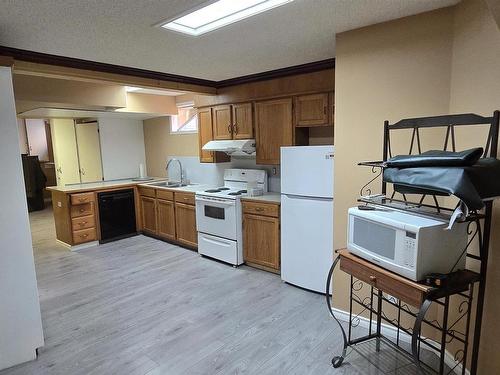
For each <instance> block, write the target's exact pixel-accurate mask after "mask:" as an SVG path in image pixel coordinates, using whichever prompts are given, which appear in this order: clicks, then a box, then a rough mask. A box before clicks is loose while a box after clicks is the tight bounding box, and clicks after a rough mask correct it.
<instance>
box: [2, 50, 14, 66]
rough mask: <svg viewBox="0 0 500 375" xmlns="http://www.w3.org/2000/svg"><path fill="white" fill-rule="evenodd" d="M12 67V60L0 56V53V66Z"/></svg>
mask: <svg viewBox="0 0 500 375" xmlns="http://www.w3.org/2000/svg"><path fill="white" fill-rule="evenodd" d="M12 65H14V58H13V57H11V56H2V55H1V53H0V66H9V67H10V66H12Z"/></svg>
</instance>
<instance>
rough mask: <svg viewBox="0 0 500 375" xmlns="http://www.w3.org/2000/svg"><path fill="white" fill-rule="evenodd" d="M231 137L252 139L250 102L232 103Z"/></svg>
mask: <svg viewBox="0 0 500 375" xmlns="http://www.w3.org/2000/svg"><path fill="white" fill-rule="evenodd" d="M232 113H233V127H232V131H233V139H253V137H254V135H253V112H252V103H239V104H233V105H232Z"/></svg>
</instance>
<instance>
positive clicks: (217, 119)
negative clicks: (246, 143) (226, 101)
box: [212, 105, 233, 141]
mask: <svg viewBox="0 0 500 375" xmlns="http://www.w3.org/2000/svg"><path fill="white" fill-rule="evenodd" d="M212 111H213V113H212V116H213V129H214V139H215V140H219V141H223V140H228V139H233V130H232V129H233V121H232V111H231V106H230V105H219V106H217V107H213V108H212Z"/></svg>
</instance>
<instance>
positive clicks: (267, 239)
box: [243, 214, 280, 272]
mask: <svg viewBox="0 0 500 375" xmlns="http://www.w3.org/2000/svg"><path fill="white" fill-rule="evenodd" d="M243 251H244V256H243V257H244V259H245V262H247V263H250V265H252V264H255V265H260V266H263V267H265V268H267V269H269V270H270V271H275V272H279V270H280V219H279V218H278V217H269V216H262V215H254V214H244V215H243Z"/></svg>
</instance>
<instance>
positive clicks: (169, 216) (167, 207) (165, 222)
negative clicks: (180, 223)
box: [156, 199, 175, 240]
mask: <svg viewBox="0 0 500 375" xmlns="http://www.w3.org/2000/svg"><path fill="white" fill-rule="evenodd" d="M156 206H157V212H158V236H159V237H161V238H164V239H166V240H175V208H174V202H172V201H167V200H163V199H158V200H157V201H156Z"/></svg>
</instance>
